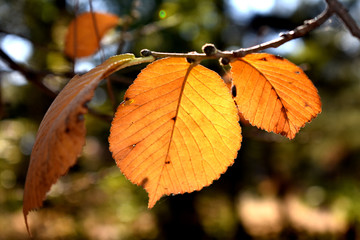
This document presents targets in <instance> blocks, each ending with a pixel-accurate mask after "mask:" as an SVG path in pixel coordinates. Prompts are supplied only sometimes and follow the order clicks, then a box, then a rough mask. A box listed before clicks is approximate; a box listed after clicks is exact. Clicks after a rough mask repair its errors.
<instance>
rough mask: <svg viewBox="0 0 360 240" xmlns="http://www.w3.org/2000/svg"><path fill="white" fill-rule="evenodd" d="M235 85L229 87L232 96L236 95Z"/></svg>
mask: <svg viewBox="0 0 360 240" xmlns="http://www.w3.org/2000/svg"><path fill="white" fill-rule="evenodd" d="M236 93H237V92H236V86H235V85H233V86H232V87H231V94H232V96H233V97H236Z"/></svg>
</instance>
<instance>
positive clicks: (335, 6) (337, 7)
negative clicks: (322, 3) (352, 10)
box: [326, 0, 360, 40]
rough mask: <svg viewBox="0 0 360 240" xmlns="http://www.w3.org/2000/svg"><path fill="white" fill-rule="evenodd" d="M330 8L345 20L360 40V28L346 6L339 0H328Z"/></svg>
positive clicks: (352, 32)
mask: <svg viewBox="0 0 360 240" xmlns="http://www.w3.org/2000/svg"><path fill="white" fill-rule="evenodd" d="M326 3H327V4H328V6H329V8H331V9H332V11H333V12H334V13H335V14H336V15H337V16H338V17H339V18H340V19H341V20H342V21H343V23H344V24H345V26H346V27H347V28H348V29H349V31H350V32H351V34H352V35H353V36H354V37H357V38H358V39H359V40H360V28H359V27H358V26H357V24H356V22H355V20H354V19H353V18H352V17H351V16H350V14H349V13H348V11H347V10H346V9H345V8H344V6H343V5H342V4H341V3H339V2H338V1H337V0H326Z"/></svg>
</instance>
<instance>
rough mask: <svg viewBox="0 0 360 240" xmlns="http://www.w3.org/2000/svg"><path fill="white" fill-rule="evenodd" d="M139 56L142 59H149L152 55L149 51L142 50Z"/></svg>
mask: <svg viewBox="0 0 360 240" xmlns="http://www.w3.org/2000/svg"><path fill="white" fill-rule="evenodd" d="M140 54H141V56H143V57H149V56H151V55H152V52H151V51H150V50H149V49H143V50H141V51H140Z"/></svg>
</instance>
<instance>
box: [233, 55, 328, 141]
mask: <svg viewBox="0 0 360 240" xmlns="http://www.w3.org/2000/svg"><path fill="white" fill-rule="evenodd" d="M231 67H232V68H231V71H232V78H233V86H232V93H233V96H234V99H235V102H236V104H237V106H238V109H239V112H240V113H242V114H243V116H244V117H245V119H247V120H249V122H250V123H251V124H252V125H255V126H257V127H259V128H261V129H264V130H266V131H272V132H275V133H280V134H281V135H284V136H286V137H288V138H289V139H292V138H294V137H295V134H296V133H297V132H298V131H299V130H300V128H301V127H303V126H304V125H305V123H307V122H310V121H311V120H312V119H313V118H314V117H316V116H317V114H319V113H320V112H321V101H320V97H319V95H318V92H317V89H316V88H315V86H314V85H313V83H312V82H311V81H310V80H309V79H308V78H307V76H306V75H305V73H304V72H303V71H302V70H301V68H299V67H297V66H296V65H294V64H293V63H291V62H289V61H288V60H286V59H284V58H281V57H277V56H274V55H271V54H267V53H259V54H249V55H246V56H245V57H243V58H240V59H237V60H236V61H235V62H233V63H231Z"/></svg>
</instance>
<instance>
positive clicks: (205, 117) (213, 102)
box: [109, 58, 241, 208]
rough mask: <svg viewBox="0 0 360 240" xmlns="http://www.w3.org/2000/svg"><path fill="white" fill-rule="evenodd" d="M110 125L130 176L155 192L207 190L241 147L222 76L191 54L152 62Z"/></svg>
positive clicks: (152, 198)
mask: <svg viewBox="0 0 360 240" xmlns="http://www.w3.org/2000/svg"><path fill="white" fill-rule="evenodd" d="M124 98H125V99H124V102H123V103H122V104H120V106H119V107H118V109H117V112H116V115H115V118H114V120H113V123H112V126H111V130H110V137H109V142H110V151H111V152H112V154H113V157H114V159H115V160H116V162H117V165H118V166H119V168H120V169H121V171H122V173H123V174H124V175H125V176H126V177H127V178H128V179H129V180H130V181H131V182H133V183H135V184H137V185H141V186H142V187H144V189H145V190H146V191H147V192H148V194H149V204H148V206H149V208H151V207H153V206H154V205H155V203H156V201H157V200H159V199H160V198H161V197H162V196H163V195H169V194H180V193H185V192H192V191H195V190H200V189H202V188H203V187H204V186H208V185H210V184H211V183H212V182H213V181H214V180H215V179H218V178H219V177H220V175H221V174H222V173H224V172H225V171H226V169H227V168H228V166H230V165H232V164H233V162H234V159H235V158H236V156H237V151H238V150H239V149H240V144H241V129H240V126H239V124H238V115H237V109H236V107H235V104H234V101H233V99H232V98H231V94H230V92H229V90H228V88H227V87H226V85H225V83H224V82H223V81H222V80H221V78H220V76H219V75H218V74H217V73H215V72H213V71H211V70H209V69H207V68H205V67H203V66H191V65H190V64H189V63H187V61H186V59H184V58H166V59H162V60H158V61H156V62H154V63H152V64H150V65H148V66H147V67H146V68H145V69H144V70H143V71H142V72H141V73H140V74H139V76H138V77H137V79H136V80H135V81H134V84H133V85H131V86H130V88H129V89H128V90H127V92H126V94H125V97H124Z"/></svg>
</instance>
